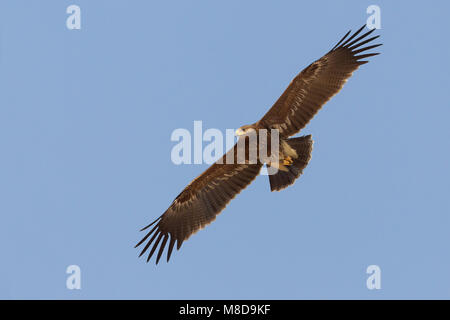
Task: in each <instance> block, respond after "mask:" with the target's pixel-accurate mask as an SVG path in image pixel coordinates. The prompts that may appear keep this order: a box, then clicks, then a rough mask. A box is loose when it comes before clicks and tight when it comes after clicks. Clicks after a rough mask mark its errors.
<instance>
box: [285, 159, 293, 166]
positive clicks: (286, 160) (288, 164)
mask: <svg viewBox="0 0 450 320" xmlns="http://www.w3.org/2000/svg"><path fill="white" fill-rule="evenodd" d="M293 163H294V160H292V158H291V157H287V158H285V159H283V164H284V165H285V166H290V165H291V164H293Z"/></svg>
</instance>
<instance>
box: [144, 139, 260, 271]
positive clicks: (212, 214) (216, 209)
mask: <svg viewBox="0 0 450 320" xmlns="http://www.w3.org/2000/svg"><path fill="white" fill-rule="evenodd" d="M230 152H233V154H232V155H231V157H232V158H230V156H228V158H227V154H229V153H230ZM227 154H225V155H224V156H223V157H222V159H220V160H218V161H217V162H216V163H214V164H213V165H211V166H210V167H209V168H208V169H207V170H206V171H205V172H203V173H202V174H201V175H200V176H198V177H197V178H195V179H194V180H193V181H192V182H191V183H190V184H189V185H188V186H187V187H186V188H185V189H184V190H183V191H182V192H181V193H180V194H179V195H178V196H177V197H176V199H175V200H174V201H173V203H172V205H171V206H170V207H169V208H168V209H167V210H166V212H165V213H164V214H163V215H161V216H160V217H159V218H158V219H156V220H155V221H153V222H152V223H151V224H150V225H148V226H146V227H145V228H144V229H142V230H146V229H148V228H149V227H151V226H152V225H154V224H155V223H156V225H154V226H153V228H152V229H151V230H150V232H148V233H147V235H146V236H145V237H144V238H143V239H142V240H141V241H140V242H139V243H138V244H137V245H136V247H137V246H139V245H141V244H142V243H144V242H145V241H147V239H148V238H149V237H150V236H151V235H152V234H153V236H152V237H151V238H150V240H148V241H147V243H146V244H145V247H144V249H143V250H142V252H141V254H140V256H141V255H143V254H144V253H145V252H146V251H147V249H148V248H149V247H150V246H151V245H152V244H153V246H152V249H151V251H150V253H149V255H148V258H147V262H148V261H149V260H150V258H151V257H152V255H153V253H154V252H155V250H156V249H157V247H158V245H159V244H160V243H161V246H160V248H159V251H158V256H157V258H156V263H158V262H159V259H160V258H161V255H162V253H163V251H164V247H165V246H166V244H167V241H169V240H170V241H169V248H168V251H167V261H169V259H170V255H171V254H172V250H173V247H174V245H175V241H176V242H177V249H179V248H180V247H181V244H182V243H183V241H184V240H187V239H188V238H189V237H190V236H191V235H192V234H194V233H195V232H197V231H198V230H200V229H202V228H204V227H205V226H206V225H207V224H209V223H211V222H212V221H214V220H215V218H216V216H217V215H218V214H219V213H220V212H221V211H222V210H223V209H224V208H225V206H226V205H227V204H228V202H230V200H231V199H233V198H234V197H235V196H236V195H237V194H238V193H239V192H241V190H243V189H244V188H245V187H247V186H248V185H249V184H250V183H251V182H252V181H253V180H254V179H255V178H256V176H257V175H258V174H259V171H260V170H261V167H262V164H260V163H256V164H255V163H250V164H248V163H241V164H239V163H238V161H237V144H236V145H235V146H234V148H232V149H230V151H228V153H227ZM227 159H234V161H233V164H228V163H227V162H226V160H227ZM228 162H230V161H228ZM240 162H243V161H240ZM247 162H248V161H247ZM142 230H141V231H142Z"/></svg>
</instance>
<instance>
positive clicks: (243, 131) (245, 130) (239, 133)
mask: <svg viewBox="0 0 450 320" xmlns="http://www.w3.org/2000/svg"><path fill="white" fill-rule="evenodd" d="M253 131H255V129H254V128H251V127H249V128H245V127H240V128H239V129H237V130H236V132H235V133H234V134H235V135H237V136H242V135H245V134H249V133H251V132H253Z"/></svg>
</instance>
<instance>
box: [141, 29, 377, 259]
mask: <svg viewBox="0 0 450 320" xmlns="http://www.w3.org/2000/svg"><path fill="white" fill-rule="evenodd" d="M364 27H365V26H363V27H362V28H360V29H359V30H358V31H356V32H355V33H354V34H353V35H351V36H350V37H349V35H350V31H349V32H348V33H347V34H346V35H345V36H344V37H343V38H342V39H341V40H340V41H339V42H338V43H337V44H336V45H335V46H334V47H333V49H331V50H330V51H329V52H328V53H327V54H326V55H324V56H323V57H322V58H320V59H319V60H317V61H315V62H313V63H312V64H310V65H309V66H308V67H306V68H305V69H304V70H303V71H301V72H300V73H299V74H298V75H297V76H296V77H295V78H294V80H293V81H292V82H291V84H290V85H289V86H288V88H287V89H286V90H285V91H284V93H283V94H282V95H281V97H280V98H279V99H278V100H277V101H276V102H275V104H274V105H273V107H272V108H271V109H270V110H269V111H268V112H267V113H266V114H265V115H264V117H263V118H262V119H261V120H259V121H258V122H256V123H254V124H253V125H247V126H243V127H241V128H240V129H238V131H237V133H238V134H239V135H241V134H242V135H244V137H241V138H240V139H246V136H245V135H246V134H247V133H248V132H250V131H251V130H253V131H256V132H257V133H258V132H259V130H261V129H267V130H270V129H276V130H278V132H279V141H280V156H279V158H280V163H279V164H278V163H276V164H275V163H270V162H269V163H267V161H265V160H264V159H259V158H258V159H257V161H256V162H251V161H249V159H250V158H249V151H248V150H247V149H245V161H244V162H242V161H241V163H238V161H237V158H236V156H237V154H238V151H237V150H238V147H237V144H236V145H235V146H234V147H233V148H232V149H230V150H229V151H228V152H227V154H225V155H224V156H223V157H222V158H221V159H220V160H219V161H218V162H216V163H215V164H213V165H212V166H211V167H209V168H208V169H207V170H206V171H205V172H203V173H202V174H201V175H200V176H198V177H197V178H196V179H194V180H193V181H192V182H191V183H190V184H189V185H188V186H187V187H186V188H185V189H184V190H183V191H182V192H181V193H180V194H179V195H178V196H177V197H176V198H175V200H174V201H173V203H172V204H171V206H170V207H169V208H168V209H167V210H166V212H164V214H163V215H161V216H160V217H159V218H158V219H156V220H155V221H153V222H152V223H151V224H149V225H148V226H146V227H145V228H143V229H142V230H147V229H150V228H151V229H150V231H149V232H148V233H147V234H146V236H145V237H144V238H143V239H142V240H141V241H140V242H139V243H138V244H137V245H136V247H137V246H139V245H141V244H143V243H145V242H146V244H145V246H144V248H143V250H142V251H141V254H140V255H143V254H144V253H145V252H146V251H147V250H148V249H149V248H150V247H151V250H150V253H149V255H148V258H147V261H149V260H150V258H151V257H152V255H153V254H154V253H155V252H156V251H158V252H157V258H156V263H158V262H159V260H160V258H161V256H162V254H163V251H164V248H165V246H166V245H167V244H168V250H167V261H169V259H170V256H171V254H172V250H173V248H174V246H175V244H176V245H177V249H179V248H180V247H181V245H182V243H183V241H185V240H187V239H188V238H189V237H190V236H191V235H192V234H194V233H195V232H197V231H198V230H200V229H202V228H204V227H205V226H206V225H207V224H209V223H211V222H212V221H214V220H215V218H216V216H217V215H218V214H219V213H220V212H221V211H222V210H223V209H224V208H225V206H226V205H227V204H228V202H230V200H231V199H233V198H234V197H235V196H236V195H237V194H238V193H239V192H241V191H242V190H243V189H244V188H246V187H247V186H248V185H249V184H250V183H251V182H252V181H253V180H254V179H255V178H256V176H257V175H258V174H259V172H260V170H261V167H262V165H263V164H264V163H266V164H267V165H268V166H271V165H272V166H275V165H276V166H279V168H280V170H279V171H278V172H277V173H276V174H274V175H270V176H269V181H270V187H271V191H279V190H281V189H284V188H286V187H287V186H289V185H291V184H293V183H294V181H295V180H296V179H297V178H298V177H299V176H300V175H301V174H302V172H303V169H304V168H305V167H306V166H307V164H308V162H309V160H310V158H311V150H312V144H313V141H312V138H311V136H310V135H308V136H303V137H299V138H291V139H288V138H289V137H290V136H292V135H294V134H296V133H297V132H299V131H300V130H301V129H302V128H304V127H305V126H306V124H307V123H308V122H309V121H310V120H311V119H312V118H313V117H314V115H315V114H316V113H317V112H318V110H319V109H320V108H321V107H322V106H323V105H324V104H325V103H326V102H327V101H328V100H329V99H331V98H332V97H333V96H334V95H335V94H336V93H338V92H339V90H340V89H341V88H342V86H343V85H344V83H345V82H346V81H347V79H348V78H349V77H350V76H351V75H352V73H353V71H355V70H356V69H358V67H359V66H360V65H362V64H364V63H367V62H368V61H365V60H362V59H365V58H368V57H371V56H374V55H377V54H378V53H364V54H361V53H363V52H365V51H367V50H369V49H373V48H375V47H378V46H380V45H381V44H375V45H370V46H366V47H364V45H365V44H367V43H369V42H371V41H373V40H374V39H376V38H378V36H375V37H371V38H367V36H368V35H369V34H371V33H372V32H373V31H374V30H375V29H374V30H371V31H369V32H367V33H365V34H363V35H361V36H359V34H360V33H361V31H362V30H363V29H364ZM258 148H259V146H258ZM226 159H234V162H233V163H232V164H229V163H230V162H229V161H227V160H226ZM158 246H159V250H157V249H158Z"/></svg>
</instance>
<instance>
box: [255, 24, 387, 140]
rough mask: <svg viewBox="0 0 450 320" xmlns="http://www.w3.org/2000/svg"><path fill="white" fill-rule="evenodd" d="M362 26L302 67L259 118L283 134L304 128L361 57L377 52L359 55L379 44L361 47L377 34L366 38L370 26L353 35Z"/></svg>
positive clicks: (289, 133) (359, 61)
mask: <svg viewBox="0 0 450 320" xmlns="http://www.w3.org/2000/svg"><path fill="white" fill-rule="evenodd" d="M364 27H365V26H363V27H362V28H360V29H359V30H358V31H357V32H355V33H354V34H353V35H352V36H350V37H349V38H347V37H348V35H349V34H350V32H351V31H349V32H348V33H347V34H346V35H345V36H344V37H343V38H342V39H341V40H340V41H339V42H338V43H337V44H336V46H334V48H333V49H331V51H330V52H328V53H327V54H326V55H324V56H323V57H322V58H320V59H319V60H317V61H315V62H313V63H312V64H310V65H309V66H308V67H306V68H305V69H304V70H302V72H300V73H299V74H298V75H297V76H296V77H295V78H294V80H292V82H291V84H290V85H289V86H288V88H287V89H286V90H285V91H284V93H283V94H282V95H281V97H280V98H279V99H278V100H277V101H276V102H275V104H274V105H273V107H272V108H271V109H270V110H269V111H268V112H267V113H266V114H265V115H264V117H263V118H262V119H261V120H260V121H262V122H264V123H265V124H266V125H268V126H269V127H271V128H276V129H279V130H280V131H279V133H280V135H281V136H284V137H288V136H291V135H294V134H296V133H297V132H298V131H300V129H302V128H303V127H305V126H306V124H307V123H308V122H309V121H310V120H311V119H312V118H313V117H314V115H315V114H316V113H317V111H319V109H320V108H321V107H322V106H323V105H324V104H325V103H326V102H327V101H328V100H329V99H331V97H333V96H334V95H335V94H336V93H338V92H339V90H340V89H341V88H342V86H343V85H344V83H345V82H346V81H347V79H348V78H349V77H350V76H351V75H352V73H353V71H355V70H356V69H358V67H359V66H360V65H362V64H364V63H367V62H368V61H361V59H364V58H368V57H371V56H374V55H377V54H378V53H366V54H360V53H362V52H364V51H366V50H369V49H373V48H375V47H378V46H380V45H381V44H375V45H370V46H366V47H363V45H365V44H367V43H369V42H371V41H372V40H374V39H376V38H378V37H379V36H375V37H371V38H367V39H366V37H367V36H368V35H369V34H371V33H372V32H373V31H374V30H375V29H373V30H371V31H369V32H367V33H365V34H363V35H362V36H360V37H358V38H356V36H357V35H358V34H359V33H360V32H361V31H362V30H363V29H364Z"/></svg>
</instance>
